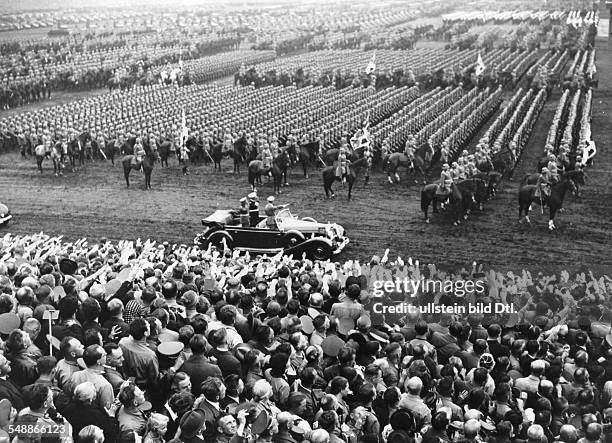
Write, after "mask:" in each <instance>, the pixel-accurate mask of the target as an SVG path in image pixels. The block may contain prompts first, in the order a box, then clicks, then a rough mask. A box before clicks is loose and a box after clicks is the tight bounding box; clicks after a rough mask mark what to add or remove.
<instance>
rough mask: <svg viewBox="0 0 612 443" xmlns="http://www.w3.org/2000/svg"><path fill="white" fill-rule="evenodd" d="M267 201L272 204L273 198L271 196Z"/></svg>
mask: <svg viewBox="0 0 612 443" xmlns="http://www.w3.org/2000/svg"><path fill="white" fill-rule="evenodd" d="M267 200H268V202H269V203H274V196H272V195H271V196H270V197H268V199H267Z"/></svg>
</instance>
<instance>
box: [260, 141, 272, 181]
mask: <svg viewBox="0 0 612 443" xmlns="http://www.w3.org/2000/svg"><path fill="white" fill-rule="evenodd" d="M273 160H274V157H272V151H271V150H270V145H269V144H267V143H265V144H264V145H263V148H262V150H261V161H262V163H263V167H264V168H265V169H268V176H270V177H271V176H272V169H271V168H272V161H273Z"/></svg>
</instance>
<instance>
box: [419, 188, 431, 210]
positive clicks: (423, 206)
mask: <svg viewBox="0 0 612 443" xmlns="http://www.w3.org/2000/svg"><path fill="white" fill-rule="evenodd" d="M429 203H431V200H430V199H429V195H428V194H427V191H426V187H425V186H423V189H421V211H423V212H425V211H427V208H428V207H429Z"/></svg>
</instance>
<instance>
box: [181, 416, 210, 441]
mask: <svg viewBox="0 0 612 443" xmlns="http://www.w3.org/2000/svg"><path fill="white" fill-rule="evenodd" d="M205 419H206V417H205V415H204V413H203V412H202V411H200V410H198V409H194V410H193V411H189V412H187V413H186V414H185V415H183V417H182V418H181V422H180V426H179V429H180V431H181V437H180V438H181V442H183V443H202V442H204V438H203V437H202V431H203V430H204V428H205Z"/></svg>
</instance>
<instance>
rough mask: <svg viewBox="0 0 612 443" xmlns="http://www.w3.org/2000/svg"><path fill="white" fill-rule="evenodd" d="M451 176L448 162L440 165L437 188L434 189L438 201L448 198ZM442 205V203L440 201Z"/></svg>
mask: <svg viewBox="0 0 612 443" xmlns="http://www.w3.org/2000/svg"><path fill="white" fill-rule="evenodd" d="M453 183H454V182H453V177H452V175H451V172H450V170H449V167H448V163H444V164H443V165H442V172H441V173H440V180H439V182H438V190H437V191H436V197H437V198H439V199H440V201H444V200H446V199H447V198H448V196H449V195H450V193H451V186H452V184H453ZM442 207H444V203H442Z"/></svg>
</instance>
